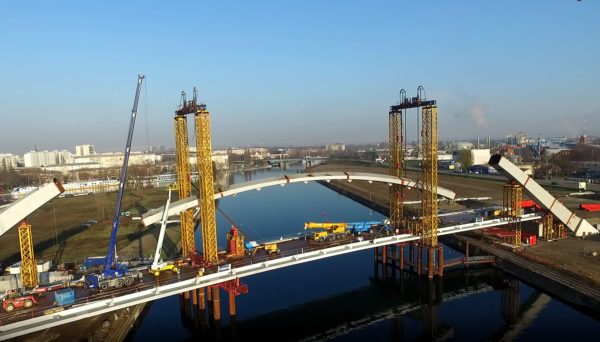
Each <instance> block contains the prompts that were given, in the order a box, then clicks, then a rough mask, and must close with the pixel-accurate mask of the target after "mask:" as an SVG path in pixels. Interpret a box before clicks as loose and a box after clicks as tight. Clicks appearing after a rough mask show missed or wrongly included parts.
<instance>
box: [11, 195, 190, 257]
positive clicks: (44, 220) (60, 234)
mask: <svg viewBox="0 0 600 342" xmlns="http://www.w3.org/2000/svg"><path fill="white" fill-rule="evenodd" d="M166 198H167V191H166V190H165V189H162V188H161V189H142V190H126V191H125V194H124V196H123V205H122V209H121V210H122V211H129V212H130V213H131V216H129V217H125V216H121V220H120V225H119V232H118V235H117V239H118V240H117V246H118V248H121V247H123V246H125V245H128V244H131V243H132V242H135V241H137V240H139V238H140V237H142V236H144V235H152V234H153V231H154V230H156V229H146V228H143V226H142V224H141V221H135V220H132V217H135V216H140V215H141V214H142V213H144V212H146V211H147V210H149V209H152V208H156V207H159V206H161V205H164V203H165V201H166ZM173 198H174V199H175V198H177V194H173ZM116 201H117V192H110V193H97V194H90V195H86V196H78V197H67V198H55V199H54V200H52V201H50V202H48V203H47V204H46V205H44V206H43V207H41V208H40V209H38V210H36V211H35V212H34V213H33V214H32V215H31V216H30V217H28V220H29V223H30V224H31V225H32V232H33V241H34V251H35V256H36V259H44V258H53V257H54V256H58V259H59V260H60V261H61V262H64V261H76V260H81V259H83V258H84V257H85V256H94V255H106V250H107V248H108V243H109V240H110V233H111V228H112V221H113V215H114V210H115V206H116ZM88 220H96V221H98V224H95V225H92V226H91V227H89V228H87V227H82V226H81V223H83V222H85V221H88ZM169 230H170V231H172V230H173V229H169ZM177 230H178V229H177ZM169 235H170V236H172V237H173V238H177V239H178V236H177V234H175V233H173V232H170V234H169ZM177 242H178V240H176V241H175V243H177ZM0 246H2V248H1V249H0V260H2V264H3V265H7V264H9V263H12V262H14V261H18V260H19V259H20V254H19V238H18V235H17V227H13V228H12V229H11V230H10V231H9V232H7V233H6V234H5V235H3V236H2V237H0ZM155 247H156V243H154V245H152V244H146V245H143V249H144V250H143V251H142V253H143V254H144V255H148V254H152V253H153V249H154V248H155ZM138 252H139V251H138Z"/></svg>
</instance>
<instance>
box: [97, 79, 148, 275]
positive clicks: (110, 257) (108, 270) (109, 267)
mask: <svg viewBox="0 0 600 342" xmlns="http://www.w3.org/2000/svg"><path fill="white" fill-rule="evenodd" d="M143 80H144V75H142V74H140V75H138V80H137V89H136V91H135V99H134V100H133V108H132V109H131V120H130V121H129V133H128V134H127V143H126V145H125V156H124V157H123V168H122V169H121V179H120V181H119V195H118V196H117V205H116V207H115V216H114V220H113V225H112V231H111V234H110V244H109V245H108V254H107V256H106V265H105V268H104V270H103V272H102V273H103V274H104V275H108V276H111V275H114V274H115V272H116V270H115V268H113V263H114V259H115V247H116V242H117V230H118V229H119V215H120V214H121V202H122V200H123V190H124V188H125V178H126V177H127V163H128V161H129V152H130V150H131V140H132V138H133V128H134V126H135V117H136V116H137V108H138V102H139V99H140V91H141V89H142V81H143ZM117 273H118V272H117Z"/></svg>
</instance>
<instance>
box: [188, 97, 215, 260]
mask: <svg viewBox="0 0 600 342" xmlns="http://www.w3.org/2000/svg"><path fill="white" fill-rule="evenodd" d="M194 98H195V96H194ZM195 123H196V155H197V161H198V179H199V182H200V217H201V219H202V247H203V252H204V259H205V260H206V261H208V262H210V263H216V262H217V261H219V259H218V250H217V247H218V246H217V221H216V215H215V201H214V195H215V184H214V178H213V167H212V159H211V156H212V147H211V139H210V113H209V112H208V111H207V110H206V106H205V105H202V104H201V105H199V109H198V110H196V114H195Z"/></svg>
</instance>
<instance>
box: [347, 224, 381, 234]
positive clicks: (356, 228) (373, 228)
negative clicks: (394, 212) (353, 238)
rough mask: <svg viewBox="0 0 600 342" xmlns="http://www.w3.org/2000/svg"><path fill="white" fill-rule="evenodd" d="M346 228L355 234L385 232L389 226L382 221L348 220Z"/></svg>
mask: <svg viewBox="0 0 600 342" xmlns="http://www.w3.org/2000/svg"><path fill="white" fill-rule="evenodd" d="M346 229H347V230H348V231H350V232H352V233H354V234H356V235H358V234H363V233H378V232H383V231H385V232H387V231H388V230H389V226H388V225H387V224H385V223H384V222H383V221H365V222H348V223H346Z"/></svg>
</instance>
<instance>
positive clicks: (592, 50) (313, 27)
mask: <svg viewBox="0 0 600 342" xmlns="http://www.w3.org/2000/svg"><path fill="white" fill-rule="evenodd" d="M32 8H34V9H32ZM89 13H94V15H93V16H90V15H89ZM185 13H199V15H200V13H201V16H202V20H201V23H200V24H199V22H198V21H197V20H193V19H191V18H186V17H182V16H183V15H184V14H185ZM598 13H600V3H598V2H593V1H582V2H577V1H566V2H551V3H548V2H544V1H529V2H525V3H523V2H519V1H504V2H483V3H473V2H467V1H455V2H448V3H435V4H434V3H411V2H396V1H383V2H377V3H370V2H357V1H327V2H321V1H302V2H296V3H280V2H275V1H260V2H251V3H246V2H238V3H234V4H223V3H199V2H191V1H190V2H181V3H178V4H177V5H174V4H170V3H156V4H151V5H150V4H147V3H118V4H116V3H114V4H113V3H84V2H74V3H69V4H56V3H47V2H43V1H39V2H35V5H32V4H30V3H10V4H5V5H4V6H3V11H2V13H0V32H2V33H1V34H0V37H1V40H0V42H2V48H3V49H2V50H3V52H2V55H0V61H1V62H2V65H3V66H5V67H4V68H3V70H2V73H1V76H2V82H0V153H2V152H4V153H14V154H23V153H25V152H28V151H31V150H32V149H33V148H34V147H35V146H37V147H38V149H47V150H55V149H56V150H62V149H67V150H69V151H73V150H74V147H75V145H80V144H92V145H94V146H95V147H96V150H97V151H99V152H109V151H110V152H118V151H121V150H123V149H124V144H125V139H126V134H127V125H128V123H129V113H130V111H131V106H132V102H133V95H134V92H135V82H136V75H137V74H138V73H144V74H145V75H146V80H145V82H146V84H145V85H144V87H143V89H142V97H141V100H140V106H139V116H138V120H137V123H136V130H135V136H134V141H133V146H134V149H136V150H141V149H144V148H145V147H146V146H148V145H151V146H158V145H163V146H165V147H172V146H173V145H174V138H173V124H172V117H173V113H174V110H175V108H176V106H177V105H178V104H179V100H180V95H179V94H180V92H181V90H184V91H186V92H187V93H188V94H190V95H189V96H191V91H192V88H193V87H194V86H197V87H198V91H199V98H200V100H201V101H202V102H205V103H206V104H207V109H208V110H209V111H210V112H211V128H212V139H213V148H214V149H217V148H223V147H227V146H238V147H247V146H291V145H294V146H298V145H326V144H330V143H335V142H340V143H344V144H359V143H376V142H378V141H386V140H387V134H388V132H387V130H388V122H387V116H388V109H389V106H390V105H393V104H395V103H396V102H397V101H398V92H399V90H400V89H401V88H405V89H406V91H407V95H408V96H415V95H416V89H417V86H419V85H422V86H424V87H425V90H426V93H427V95H428V97H429V98H432V99H436V100H437V101H438V107H439V139H440V140H469V139H475V138H476V137H477V136H479V137H480V138H481V139H485V138H487V137H488V136H489V137H492V138H501V137H504V136H505V135H506V134H509V133H516V132H518V131H519V130H522V131H524V132H525V133H526V134H527V135H528V136H537V135H538V134H540V133H541V134H543V135H544V136H567V137H573V138H575V137H576V136H578V135H580V134H582V133H583V131H584V126H585V127H586V128H585V130H586V133H587V134H588V135H589V136H598V135H600V105H599V104H598V101H597V100H596V98H595V97H596V96H597V95H596V94H598V93H600V85H599V83H598V81H597V80H598V78H599V77H600V68H599V67H598V60H600V46H599V44H597V43H594V42H595V41H597V39H598V38H597V37H599V36H600V25H598V24H597V15H598ZM24 23H27V24H26V25H25V24H24ZM415 117H416V112H415V111H414V110H413V111H409V120H408V123H407V124H408V127H409V134H408V137H407V140H408V141H411V140H415V139H416V121H415ZM188 124H189V126H191V128H192V127H193V120H191V119H190V120H189V121H188ZM146 132H148V138H147V135H146ZM190 136H191V135H190Z"/></svg>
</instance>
